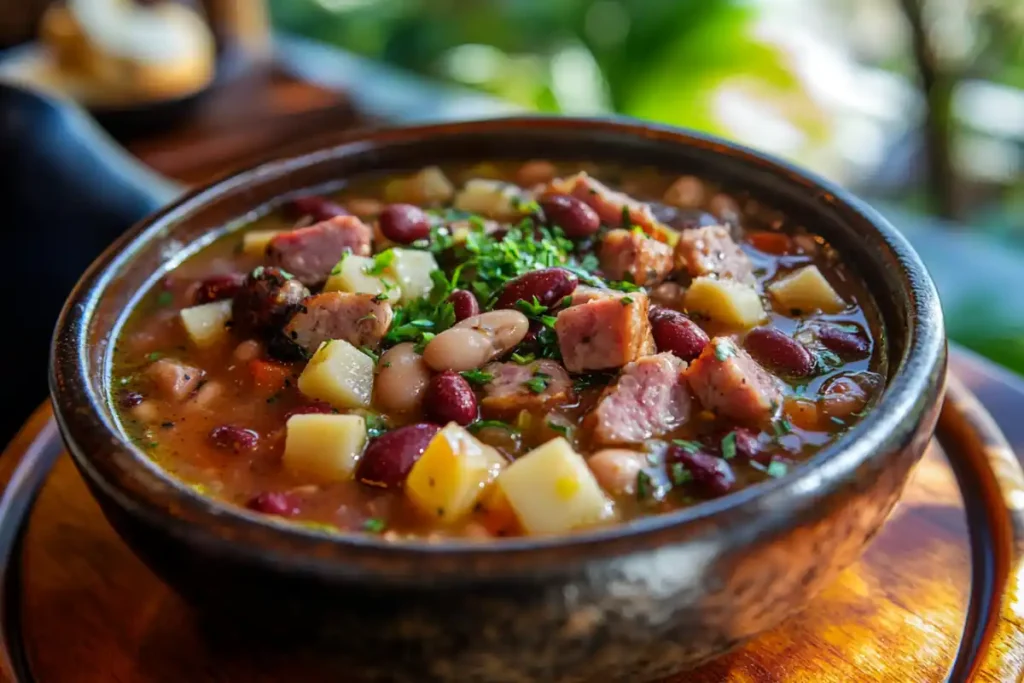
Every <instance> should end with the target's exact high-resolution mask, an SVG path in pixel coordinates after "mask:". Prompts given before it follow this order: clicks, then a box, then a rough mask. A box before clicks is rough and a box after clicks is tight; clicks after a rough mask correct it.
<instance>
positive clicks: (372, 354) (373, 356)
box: [359, 346, 380, 363]
mask: <svg viewBox="0 0 1024 683" xmlns="http://www.w3.org/2000/svg"><path fill="white" fill-rule="evenodd" d="M359 350H360V351H362V352H363V353H365V354H366V355H367V356H369V357H370V360H372V361H373V362H374V363H376V362H377V361H379V360H380V356H379V355H377V353H376V352H374V350H373V349H371V348H370V347H369V346H360V347H359Z"/></svg>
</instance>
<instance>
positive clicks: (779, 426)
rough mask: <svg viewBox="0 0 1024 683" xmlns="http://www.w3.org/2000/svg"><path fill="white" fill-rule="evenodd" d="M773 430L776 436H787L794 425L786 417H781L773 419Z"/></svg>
mask: <svg viewBox="0 0 1024 683" xmlns="http://www.w3.org/2000/svg"><path fill="white" fill-rule="evenodd" d="M772 431H773V432H775V436H776V437H780V436H785V435H786V434H789V433H790V432H792V431H793V425H792V424H790V422H789V420H787V419H786V418H784V417H780V418H779V419H777V420H772Z"/></svg>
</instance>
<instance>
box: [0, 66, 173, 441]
mask: <svg viewBox="0 0 1024 683" xmlns="http://www.w3.org/2000/svg"><path fill="white" fill-rule="evenodd" d="M0 164H2V166H3V170H2V172H0V173H2V176H3V179H4V180H3V182H0V236H2V238H3V242H2V243H0V253H2V254H3V268H2V270H0V272H2V273H3V276H4V277H3V279H2V282H4V283H6V285H7V289H6V291H5V293H4V296H3V301H4V306H3V312H4V316H3V321H4V322H5V323H7V324H8V326H9V331H8V333H7V334H4V335H0V357H2V358H5V359H8V363H6V364H5V365H6V367H5V370H4V373H5V378H4V383H3V386H4V388H3V389H0V403H2V404H3V406H4V410H3V411H0V443H6V442H7V440H8V439H9V438H10V436H11V435H12V434H13V432H14V430H15V429H17V426H18V425H19V424H20V423H21V422H22V421H23V420H24V419H25V417H27V415H28V413H29V412H30V411H31V410H32V408H33V406H35V405H36V404H38V402H39V401H40V400H42V398H43V397H44V396H45V395H46V365H47V358H48V348H49V342H50V335H51V333H52V330H53V325H54V322H55V321H56V320H57V315H58V313H60V309H61V306H62V305H63V303H64V299H65V298H66V297H67V295H68V293H69V292H70V291H71V289H72V287H74V284H75V282H76V281H77V280H78V278H79V276H80V275H81V274H82V272H84V271H85V269H86V267H88V265H89V263H91V262H92V260H93V259H94V258H96V257H97V256H99V254H100V253H101V252H102V251H103V250H104V249H105V248H106V247H107V246H108V245H109V244H110V243H111V242H112V241H113V240H114V239H115V238H117V237H118V236H119V235H120V234H121V233H123V232H124V231H125V230H126V229H127V228H129V227H131V225H133V224H134V223H136V222H137V221H139V220H140V219H141V218H143V217H144V216H146V215H148V214H149V213H151V212H153V211H155V210H156V209H157V208H159V207H161V206H163V205H164V204H166V203H167V202H169V201H170V200H171V199H173V198H174V197H175V196H176V195H177V194H179V193H180V192H181V189H180V188H179V187H177V186H176V185H174V184H173V183H171V182H170V181H168V180H166V179H164V178H162V177H160V176H159V175H157V174H155V173H153V172H152V171H150V170H148V169H146V168H145V167H144V166H142V165H141V164H140V163H139V162H138V161H136V160H135V159H133V158H132V157H131V155H129V154H128V153H127V152H126V151H125V150H124V149H123V148H121V147H120V146H119V145H118V144H117V143H116V142H114V140H112V139H111V138H110V137H109V136H107V134H106V133H105V132H103V130H102V129H101V128H100V127H99V126H98V125H97V124H96V123H95V122H93V121H92V119H91V118H89V116H88V115H87V114H86V113H85V112H84V111H82V110H81V109H80V108H79V107H78V106H77V105H75V104H73V103H71V102H70V101H65V100H61V99H58V98H56V97H50V96H47V95H42V94H39V93H37V92H33V91H31V90H28V89H26V88H23V87H19V86H16V85H11V84H5V83H0Z"/></svg>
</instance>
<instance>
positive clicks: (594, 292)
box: [569, 285, 628, 306]
mask: <svg viewBox="0 0 1024 683" xmlns="http://www.w3.org/2000/svg"><path fill="white" fill-rule="evenodd" d="M624 296H628V295H627V294H626V292H620V291H619V290H617V289H601V288H600V287H591V286H589V285H580V286H579V287H577V288H576V290H575V291H574V292H573V293H572V298H571V299H570V300H569V306H579V305H580V304H585V303H588V302H590V301H594V300H596V299H621V298H622V297H624Z"/></svg>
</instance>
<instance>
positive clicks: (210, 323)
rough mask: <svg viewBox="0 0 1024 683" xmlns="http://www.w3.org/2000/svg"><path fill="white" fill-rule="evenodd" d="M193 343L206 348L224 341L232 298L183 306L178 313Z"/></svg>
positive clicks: (226, 334) (229, 319)
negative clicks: (187, 306) (189, 306)
mask: <svg viewBox="0 0 1024 683" xmlns="http://www.w3.org/2000/svg"><path fill="white" fill-rule="evenodd" d="M178 315H179V316H181V324H182V325H184V326H185V332H186V333H188V338H189V339H191V340H192V343H193V344H195V345H196V346H198V347H199V348H201V349H206V348H209V347H211V346H216V345H217V344H219V343H221V342H222V341H224V340H225V339H226V338H227V336H228V323H229V322H230V321H231V299H224V300H223V301H214V302H213V303H209V304H202V305H199V306H192V307H191V308H183V309H182V310H181V312H180V313H179V314H178Z"/></svg>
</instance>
